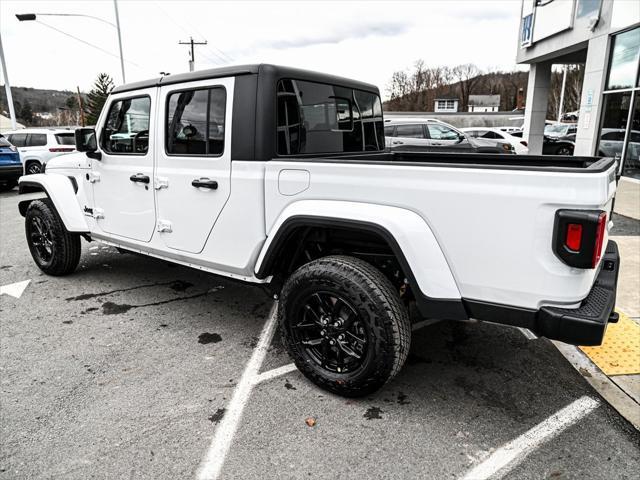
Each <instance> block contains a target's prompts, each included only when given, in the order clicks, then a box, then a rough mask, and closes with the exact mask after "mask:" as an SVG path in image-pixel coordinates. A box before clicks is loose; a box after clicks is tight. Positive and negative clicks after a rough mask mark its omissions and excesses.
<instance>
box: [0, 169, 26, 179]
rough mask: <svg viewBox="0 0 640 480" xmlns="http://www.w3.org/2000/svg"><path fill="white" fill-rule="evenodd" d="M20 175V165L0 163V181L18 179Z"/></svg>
mask: <svg viewBox="0 0 640 480" xmlns="http://www.w3.org/2000/svg"><path fill="white" fill-rule="evenodd" d="M21 176H22V165H17V166H16V165H0V181H1V182H7V181H13V180H16V181H17V180H18V178H20V177H21Z"/></svg>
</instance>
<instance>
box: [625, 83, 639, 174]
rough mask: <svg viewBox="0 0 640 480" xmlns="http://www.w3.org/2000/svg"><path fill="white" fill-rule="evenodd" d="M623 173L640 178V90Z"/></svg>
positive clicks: (635, 105)
mask: <svg viewBox="0 0 640 480" xmlns="http://www.w3.org/2000/svg"><path fill="white" fill-rule="evenodd" d="M622 174H623V175H625V176H627V177H632V178H637V179H640V92H636V98H635V101H634V105H633V112H632V113H631V131H630V132H629V140H628V143H627V151H626V153H625V156H624V164H623V170H622Z"/></svg>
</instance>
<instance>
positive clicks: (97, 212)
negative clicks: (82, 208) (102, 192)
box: [92, 208, 104, 220]
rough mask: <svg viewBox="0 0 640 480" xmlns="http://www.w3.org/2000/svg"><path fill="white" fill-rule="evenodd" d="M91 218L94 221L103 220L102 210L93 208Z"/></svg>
mask: <svg viewBox="0 0 640 480" xmlns="http://www.w3.org/2000/svg"><path fill="white" fill-rule="evenodd" d="M92 217H93V218H95V219H96V220H98V219H99V218H104V210H103V209H102V208H94V209H93V215H92Z"/></svg>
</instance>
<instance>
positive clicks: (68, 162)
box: [46, 152, 91, 171]
mask: <svg viewBox="0 0 640 480" xmlns="http://www.w3.org/2000/svg"><path fill="white" fill-rule="evenodd" d="M58 168H91V163H90V160H89V158H87V155H86V154H85V153H84V152H75V153H68V154H66V155H59V156H57V157H54V158H52V159H51V160H49V161H48V162H47V166H46V169H47V171H48V170H55V169H58Z"/></svg>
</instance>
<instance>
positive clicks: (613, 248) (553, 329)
mask: <svg viewBox="0 0 640 480" xmlns="http://www.w3.org/2000/svg"><path fill="white" fill-rule="evenodd" d="M601 262H602V268H601V269H600V273H599V274H598V276H597V278H596V280H595V282H594V284H593V286H592V287H591V291H590V292H589V295H587V297H586V298H585V299H584V300H583V301H582V302H581V304H580V306H579V307H578V308H559V307H542V308H541V309H540V310H528V309H523V308H517V307H511V306H506V305H496V304H490V303H484V302H478V301H473V300H464V306H465V308H466V310H467V313H468V315H469V317H470V318H475V319H478V320H483V321H487V322H493V323H500V324H503V325H512V326H515V327H523V328H528V329H529V330H531V331H532V332H534V333H535V334H536V335H538V336H541V337H547V338H549V339H551V340H560V341H562V342H565V343H570V344H573V345H600V344H601V343H602V339H603V337H604V333H605V331H606V329H607V325H608V323H609V322H615V321H617V316H616V315H615V313H614V308H615V304H616V291H617V288H618V270H619V268H620V255H619V253H618V245H616V243H615V242H614V241H611V240H610V241H609V243H608V244H607V248H606V250H605V254H604V255H603V257H602V260H601Z"/></svg>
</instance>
